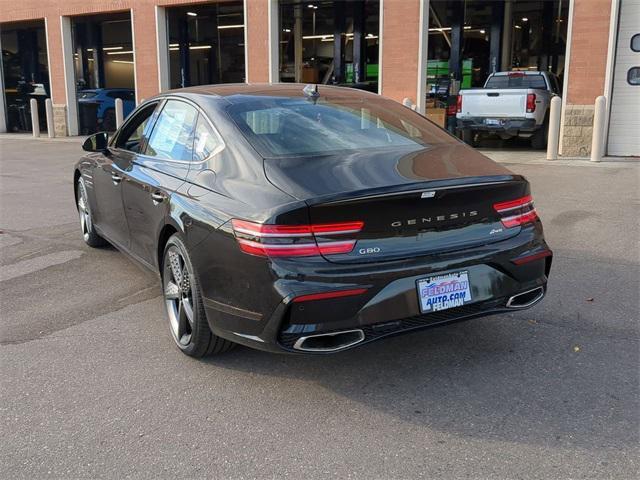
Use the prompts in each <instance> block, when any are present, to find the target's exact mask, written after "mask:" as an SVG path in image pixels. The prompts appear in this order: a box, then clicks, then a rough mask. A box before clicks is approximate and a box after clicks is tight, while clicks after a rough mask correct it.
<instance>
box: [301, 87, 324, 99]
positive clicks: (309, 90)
mask: <svg viewBox="0 0 640 480" xmlns="http://www.w3.org/2000/svg"><path fill="white" fill-rule="evenodd" d="M302 92H303V93H304V94H305V95H306V96H307V97H309V99H310V100H312V101H313V103H316V101H317V100H318V97H320V93H319V92H318V85H317V84H312V83H310V84H308V85H306V86H305V87H304V88H303V89H302Z"/></svg>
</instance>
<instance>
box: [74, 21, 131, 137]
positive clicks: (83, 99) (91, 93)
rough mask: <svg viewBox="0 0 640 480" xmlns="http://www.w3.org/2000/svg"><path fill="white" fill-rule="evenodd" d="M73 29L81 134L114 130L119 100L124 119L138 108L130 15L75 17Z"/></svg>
mask: <svg viewBox="0 0 640 480" xmlns="http://www.w3.org/2000/svg"><path fill="white" fill-rule="evenodd" d="M71 28H72V34H73V52H74V53H73V57H74V69H75V79H76V89H77V101H78V116H79V126H80V134H81V135H88V134H91V133H94V132H97V131H101V130H105V131H108V132H111V131H114V130H115V129H116V116H115V101H116V99H117V98H120V99H121V100H122V105H123V113H124V116H125V118H126V116H127V115H128V114H129V113H131V111H132V110H133V109H134V108H135V105H136V98H135V73H134V61H133V41H132V34H131V16H130V14H129V13H113V14H104V15H95V16H86V17H74V18H73V19H72V22H71Z"/></svg>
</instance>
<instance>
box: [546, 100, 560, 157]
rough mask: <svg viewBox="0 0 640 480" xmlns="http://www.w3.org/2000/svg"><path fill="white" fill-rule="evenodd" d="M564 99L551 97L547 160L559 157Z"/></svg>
mask: <svg viewBox="0 0 640 480" xmlns="http://www.w3.org/2000/svg"><path fill="white" fill-rule="evenodd" d="M561 111H562V100H561V99H560V97H559V96H557V95H556V96H555V97H553V98H552V99H551V106H550V107H549V133H548V135H547V160H557V159H558V145H559V143H560V113H561Z"/></svg>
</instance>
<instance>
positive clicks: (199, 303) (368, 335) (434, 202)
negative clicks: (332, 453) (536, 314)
mask: <svg viewBox="0 0 640 480" xmlns="http://www.w3.org/2000/svg"><path fill="white" fill-rule="evenodd" d="M83 148H84V150H86V151H88V152H89V153H87V154H86V155H85V156H84V157H83V158H82V159H81V160H80V161H79V162H78V163H77V165H76V167H75V172H74V185H75V198H76V202H77V206H78V212H79V216H80V224H81V228H82V234H83V236H84V240H85V242H86V243H87V244H88V245H90V246H92V247H97V246H100V245H103V244H104V243H105V242H109V243H111V244H113V245H115V246H116V247H117V248H118V249H120V250H122V251H123V252H125V253H128V254H129V255H131V256H132V257H133V258H135V259H136V260H138V261H139V262H141V263H142V264H144V265H145V266H147V267H148V268H150V269H151V270H153V271H155V272H157V273H158V274H159V276H160V279H161V282H162V289H163V295H164V303H165V305H166V308H167V315H168V319H169V326H170V330H171V333H172V336H173V339H174V340H175V343H176V344H177V345H178V347H179V348H180V349H181V350H182V351H183V352H184V353H186V354H187V355H191V356H194V357H201V356H203V355H206V354H212V353H220V352H223V351H226V350H228V349H229V348H230V347H231V346H233V345H234V344H236V343H239V344H243V345H247V346H250V347H254V348H259V349H262V350H268V351H273V352H283V351H284V352H292V353H295V352H297V353H305V352H306V353H328V352H336V351H340V350H343V349H346V348H349V347H353V346H355V345H361V344H364V343H367V342H370V341H373V340H377V339H379V338H382V337H386V336H389V335H395V334H398V333H404V332H408V331H413V330H416V329H420V328H423V327H427V326H433V325H437V324H443V323H447V322H453V321H458V320H466V319H470V318H474V317H479V316H483V315H489V314H495V313H500V312H507V311H513V310H518V309H523V308H527V307H530V306H532V305H534V304H535V303H537V302H538V301H540V300H541V299H542V297H543V296H544V295H545V292H546V285H547V278H548V275H549V270H550V267H551V258H552V253H551V250H550V249H549V247H548V246H547V244H546V243H545V241H544V237H543V233H542V224H541V223H540V220H539V218H538V216H537V214H536V210H535V208H534V206H533V200H532V198H531V194H530V190H529V184H528V182H527V181H526V180H525V179H524V178H523V177H522V176H520V175H515V174H513V173H512V172H510V171H509V170H507V169H506V168H504V167H502V166H500V165H498V164H496V163H494V162H493V161H491V160H489V159H488V158H486V157H484V156H483V155H481V154H480V153H478V152H476V151H475V150H473V149H472V148H470V147H468V146H466V145H465V144H464V143H462V142H460V141H458V140H457V139H456V138H454V137H452V136H450V135H449V134H448V133H446V132H445V131H444V130H442V129H440V128H438V127H436V126H435V125H434V124H433V123H431V122H430V121H428V120H427V119H426V118H424V117H423V116H421V115H419V114H418V113H416V112H413V111H412V110H410V109H408V108H406V107H404V106H402V105H400V104H399V103H396V102H394V101H391V100H388V99H385V98H383V97H380V96H378V95H375V94H372V93H368V92H365V91H362V90H354V89H347V88H339V87H329V86H322V85H321V86H319V87H317V86H306V87H305V86H304V85H297V84H281V85H245V84H243V85H219V86H207V87H194V88H188V89H183V90H178V91H172V92H168V93H165V94H162V95H159V96H157V97H155V98H151V99H149V100H147V101H145V102H144V103H142V104H141V105H140V106H139V107H138V108H136V109H135V111H133V113H132V114H131V115H130V116H129V118H128V119H127V120H126V122H125V123H124V124H123V125H122V127H121V128H120V129H118V131H117V132H116V133H115V135H114V136H113V137H112V138H108V137H107V135H106V134H105V133H98V134H96V135H93V136H92V137H89V138H88V139H87V141H86V142H85V144H84V145H83Z"/></svg>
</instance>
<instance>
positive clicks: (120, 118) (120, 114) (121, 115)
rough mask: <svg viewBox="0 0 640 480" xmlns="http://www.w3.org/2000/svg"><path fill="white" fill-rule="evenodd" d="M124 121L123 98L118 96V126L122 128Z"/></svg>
mask: <svg viewBox="0 0 640 480" xmlns="http://www.w3.org/2000/svg"><path fill="white" fill-rule="evenodd" d="M123 121H124V110H123V106H122V99H121V98H116V128H120V125H122V122H123Z"/></svg>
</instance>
